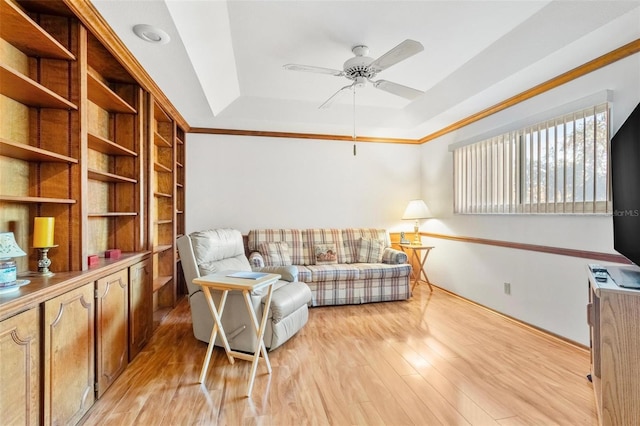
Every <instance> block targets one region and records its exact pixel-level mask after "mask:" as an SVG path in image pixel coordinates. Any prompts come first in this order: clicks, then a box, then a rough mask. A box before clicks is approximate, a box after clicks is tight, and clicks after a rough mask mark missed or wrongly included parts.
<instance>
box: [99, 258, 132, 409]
mask: <svg viewBox="0 0 640 426" xmlns="http://www.w3.org/2000/svg"><path fill="white" fill-rule="evenodd" d="M95 292H96V379H97V380H96V383H97V386H96V397H97V398H100V397H101V396H102V394H103V393H104V392H105V391H106V390H107V388H108V387H109V386H111V384H112V383H113V382H114V380H115V379H116V378H117V377H118V376H119V375H120V374H121V373H122V372H123V371H124V369H125V368H126V367H127V364H128V361H129V355H128V354H129V338H128V335H129V333H128V328H129V323H128V320H129V274H128V270H127V269H123V270H121V271H118V272H115V273H113V274H111V275H108V276H106V277H104V278H100V279H99V280H97V281H96V287H95Z"/></svg>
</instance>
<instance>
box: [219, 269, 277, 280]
mask: <svg viewBox="0 0 640 426" xmlns="http://www.w3.org/2000/svg"><path fill="white" fill-rule="evenodd" d="M267 275H269V274H267V273H266V272H251V271H239V272H234V273H233V274H229V275H227V276H228V277H231V278H245V279H248V280H258V279H260V278H262V277H266V276H267Z"/></svg>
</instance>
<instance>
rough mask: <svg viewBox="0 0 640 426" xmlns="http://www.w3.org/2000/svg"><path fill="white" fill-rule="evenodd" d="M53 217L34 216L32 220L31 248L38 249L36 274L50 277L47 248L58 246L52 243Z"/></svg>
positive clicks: (51, 273) (49, 261)
mask: <svg viewBox="0 0 640 426" xmlns="http://www.w3.org/2000/svg"><path fill="white" fill-rule="evenodd" d="M54 224H55V218H53V217H36V218H35V219H34V221H33V248H35V249H37V250H38V275H40V276H43V277H50V276H52V275H53V272H51V271H50V270H49V266H51V259H49V255H48V254H49V249H50V248H53V247H58V246H57V245H55V244H53V227H54Z"/></svg>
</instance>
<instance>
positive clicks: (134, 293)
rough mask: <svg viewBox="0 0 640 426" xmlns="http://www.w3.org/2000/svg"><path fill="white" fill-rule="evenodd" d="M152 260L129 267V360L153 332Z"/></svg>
mask: <svg viewBox="0 0 640 426" xmlns="http://www.w3.org/2000/svg"><path fill="white" fill-rule="evenodd" d="M152 276H153V271H152V267H151V260H150V259H146V260H143V261H142V262H138V263H136V264H135V265H133V266H130V267H129V361H131V360H133V358H135V356H136V355H137V354H138V353H139V352H140V351H141V350H142V348H143V347H144V346H145V345H146V344H147V342H148V341H149V339H150V338H151V334H152V333H153V309H152V306H153V305H152V301H153V292H152V288H151V279H152Z"/></svg>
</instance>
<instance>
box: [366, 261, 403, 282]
mask: <svg viewBox="0 0 640 426" xmlns="http://www.w3.org/2000/svg"><path fill="white" fill-rule="evenodd" d="M354 266H356V267H357V268H358V269H359V270H360V278H361V279H372V278H396V277H406V276H408V275H409V274H411V265H409V264H408V263H406V264H403V265H387V264H385V263H356V264H355V265H354Z"/></svg>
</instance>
